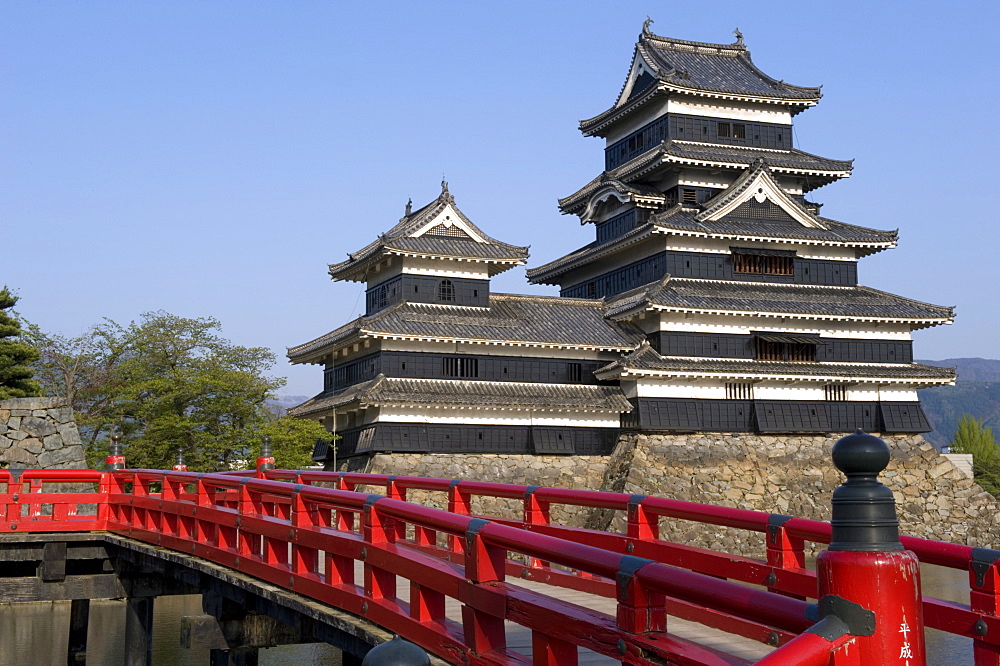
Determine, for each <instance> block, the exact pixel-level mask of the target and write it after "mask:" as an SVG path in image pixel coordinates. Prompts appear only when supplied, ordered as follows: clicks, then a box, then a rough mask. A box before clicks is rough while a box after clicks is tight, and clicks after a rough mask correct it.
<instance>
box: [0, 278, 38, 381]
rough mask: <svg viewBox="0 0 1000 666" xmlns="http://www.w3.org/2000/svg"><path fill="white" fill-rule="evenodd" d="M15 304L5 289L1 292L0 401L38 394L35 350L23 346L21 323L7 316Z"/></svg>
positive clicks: (36, 351)
mask: <svg viewBox="0 0 1000 666" xmlns="http://www.w3.org/2000/svg"><path fill="white" fill-rule="evenodd" d="M17 301H18V297H17V296H15V295H14V294H12V293H10V289H8V288H7V287H6V286H5V287H4V288H3V289H0V400H5V399H7V398H30V397H33V396H36V395H39V392H40V391H41V386H40V385H39V383H38V382H37V381H35V380H34V379H32V377H34V374H35V372H34V369H33V368H32V367H31V364H33V363H34V362H35V361H37V360H38V350H37V349H35V348H34V347H32V346H31V345H30V344H29V343H27V342H25V340H24V338H23V336H22V332H21V322H20V320H19V319H17V318H16V317H15V316H14V315H13V314H12V313H10V312H8V310H10V309H11V308H12V307H14V305H15V304H16V303H17Z"/></svg>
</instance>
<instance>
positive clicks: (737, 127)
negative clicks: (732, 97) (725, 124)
mask: <svg viewBox="0 0 1000 666" xmlns="http://www.w3.org/2000/svg"><path fill="white" fill-rule="evenodd" d="M733 138H734V139H745V138H747V126H746V125H743V124H739V123H734V124H733Z"/></svg>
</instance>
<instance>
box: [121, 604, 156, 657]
mask: <svg viewBox="0 0 1000 666" xmlns="http://www.w3.org/2000/svg"><path fill="white" fill-rule="evenodd" d="M152 663H153V597H129V598H128V599H127V600H126V602H125V666H152Z"/></svg>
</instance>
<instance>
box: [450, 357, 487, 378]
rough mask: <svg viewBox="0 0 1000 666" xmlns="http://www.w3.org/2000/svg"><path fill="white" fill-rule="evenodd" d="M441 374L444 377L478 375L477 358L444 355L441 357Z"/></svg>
mask: <svg viewBox="0 0 1000 666" xmlns="http://www.w3.org/2000/svg"><path fill="white" fill-rule="evenodd" d="M441 374H442V375H444V376H445V377H478V376H479V359H478V358H466V357H464V356H446V357H444V358H443V359H441Z"/></svg>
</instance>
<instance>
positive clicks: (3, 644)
mask: <svg viewBox="0 0 1000 666" xmlns="http://www.w3.org/2000/svg"><path fill="white" fill-rule="evenodd" d="M921 580H922V583H923V592H924V594H925V595H927V596H931V597H937V598H938V599H945V600H948V601H955V602H958V603H962V604H968V603H969V584H968V574H967V573H966V572H964V571H958V570H954V569H946V568H944V567H938V566H933V565H922V566H921ZM69 608H70V605H69V602H54V603H53V602H40V603H30V604H0V666H6V665H7V664H18V665H22V664H32V665H36V664H37V665H39V666H44V665H45V664H53V665H54V666H55V665H58V666H62V665H63V664H65V663H66V647H67V640H68V635H69ZM153 612H154V630H153V663H154V664H162V665H168V664H169V665H174V664H177V665H178V666H203V665H204V664H205V663H207V662H208V650H204V649H201V650H199V649H184V648H181V646H180V626H181V618H182V617H184V616H185V615H201V614H202V608H201V597H200V596H198V595H193V596H167V597H159V598H157V599H156V602H155V604H154V605H153ZM124 635H125V602H123V601H110V600H102V601H92V602H91V604H90V628H89V632H88V636H87V663H89V664H116V663H121V662H122V658H123V654H124V647H123V639H124ZM927 656H928V663H931V664H946V663H951V664H971V663H972V639H969V638H964V637H960V636H955V635H953V634H949V633H946V632H942V631H937V630H934V629H928V630H927ZM260 663H261V664H262V665H265V664H266V665H270V666H292V665H295V666H300V665H301V664H329V665H330V666H339V664H340V652H339V651H338V650H336V649H335V648H333V647H330V646H329V645H325V644H310V645H283V646H279V647H274V648H269V649H266V650H261V651H260Z"/></svg>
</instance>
